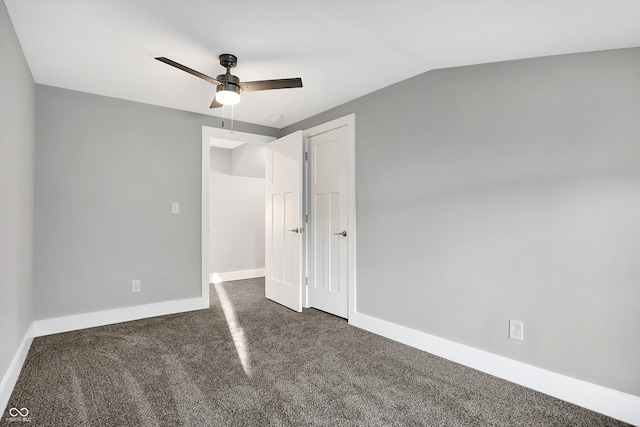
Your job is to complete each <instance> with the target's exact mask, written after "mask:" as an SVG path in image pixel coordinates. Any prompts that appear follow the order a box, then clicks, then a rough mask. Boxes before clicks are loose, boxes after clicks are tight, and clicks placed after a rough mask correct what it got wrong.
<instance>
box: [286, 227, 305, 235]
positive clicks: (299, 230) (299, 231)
mask: <svg viewBox="0 0 640 427" xmlns="http://www.w3.org/2000/svg"><path fill="white" fill-rule="evenodd" d="M289 231H291V232H292V233H296V234H298V233H302V232H303V231H304V229H302V228H298V227H296V228H292V229H291V230H289Z"/></svg>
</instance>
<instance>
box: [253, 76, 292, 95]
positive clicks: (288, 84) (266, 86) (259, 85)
mask: <svg viewBox="0 0 640 427" xmlns="http://www.w3.org/2000/svg"><path fill="white" fill-rule="evenodd" d="M294 87H302V79H301V78H300V77H297V78H294V79H277V80H260V81H257V82H241V83H240V88H241V89H242V91H243V92H253V91H256V90H270V89H288V88H294Z"/></svg>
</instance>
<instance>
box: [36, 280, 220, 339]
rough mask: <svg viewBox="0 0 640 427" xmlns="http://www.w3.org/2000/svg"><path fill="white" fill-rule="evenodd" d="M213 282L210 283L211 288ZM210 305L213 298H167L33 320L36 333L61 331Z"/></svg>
mask: <svg viewBox="0 0 640 427" xmlns="http://www.w3.org/2000/svg"><path fill="white" fill-rule="evenodd" d="M208 287H209V284H207V288H208ZM206 308H209V299H208V298H207V299H206V300H204V299H203V298H202V297H199V298H190V299H182V300H174V301H164V302H157V303H152V304H145V305H138V306H134V307H123V308H115V309H112V310H104V311H96V312H92V313H84V314H75V315H71V316H64V317H55V318H53V319H44V320H36V321H35V322H33V328H34V331H33V332H34V336H36V337H40V336H43V335H50V334H57V333H60V332H68V331H75V330H78V329H85V328H93V327H96V326H104V325H111V324H114V323H120V322H129V321H131V320H139V319H146V318H148V317H156V316H164V315H167V314H175V313H183V312H186V311H194V310H202V309H206Z"/></svg>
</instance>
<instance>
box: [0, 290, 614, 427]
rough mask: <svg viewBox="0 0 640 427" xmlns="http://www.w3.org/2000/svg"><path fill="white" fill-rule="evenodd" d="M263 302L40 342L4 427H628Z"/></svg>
mask: <svg viewBox="0 0 640 427" xmlns="http://www.w3.org/2000/svg"><path fill="white" fill-rule="evenodd" d="M220 289H222V291H220ZM220 292H222V294H220ZM263 295H264V280H263V279H252V280H243V281H236V282H228V283H225V284H223V285H217V287H216V286H212V289H211V301H212V305H211V308H210V309H209V310H201V311H197V312H191V313H183V314H177V315H170V316H162V317H156V318H152V319H145V320H139V321H135V322H127V323H120V324H117V325H111V326H103V327H99V328H92V329H85V330H82V331H75V332H68V333H63V334H56V335H50V336H46V337H40V338H36V339H35V340H34V341H33V344H32V346H31V349H30V351H29V354H28V356H27V360H26V362H25V366H24V368H23V370H22V373H21V374H20V378H19V379H18V383H17V385H16V387H15V389H14V391H13V394H12V396H11V399H10V401H9V405H8V406H7V411H5V413H4V414H3V415H2V420H1V421H0V425H1V426H9V425H10V426H13V427H16V426H18V425H27V424H25V423H21V422H17V421H14V422H12V421H10V417H9V414H8V410H9V408H12V407H16V408H23V407H26V408H28V409H29V411H30V413H29V417H30V419H31V421H30V423H29V424H28V425H31V426H172V427H173V426H290V425H294V426H300V425H313V426H413V425H416V426H417V425H426V426H614V425H624V424H623V423H620V422H618V421H616V420H613V419H611V418H607V417H605V416H602V415H599V414H597V413H594V412H591V411H588V410H586V409H583V408H580V407H577V406H574V405H571V404H569V403H566V402H563V401H560V400H557V399H554V398H552V397H549V396H546V395H544V394H541V393H538V392H535V391H532V390H529V389H526V388H524V387H520V386H517V385H515V384H512V383H509V382H507V381H504V380H500V379H497V378H494V377H491V376H489V375H486V374H483V373H481V372H478V371H475V370H473V369H469V368H466V367H463V366H461V365H458V364H455V363H452V362H449V361H447V360H444V359H441V358H438V357H435V356H432V355H430V354H428V353H424V352H421V351H419V350H416V349H413V348H410V347H407V346H404V345H402V344H398V343H395V342H392V341H390V340H387V339H385V338H382V337H379V336H376V335H373V334H370V333H368V332H365V331H362V330H359V329H356V328H354V327H350V326H349V325H347V323H346V321H344V320H343V319H340V318H336V317H334V316H331V315H328V314H326V313H322V312H320V311H317V310H312V309H310V310H305V311H304V313H302V314H299V313H295V312H293V311H290V310H288V309H286V308H284V307H282V306H279V305H278V304H275V303H273V302H270V301H268V300H266V299H265V298H264V296H263ZM221 301H222V302H225V301H228V302H229V306H231V307H229V306H227V307H226V310H224V309H223V307H222V305H224V304H222V305H221ZM238 349H240V350H238ZM242 349H244V350H245V351H244V352H243V351H242ZM240 355H242V357H241V356H240Z"/></svg>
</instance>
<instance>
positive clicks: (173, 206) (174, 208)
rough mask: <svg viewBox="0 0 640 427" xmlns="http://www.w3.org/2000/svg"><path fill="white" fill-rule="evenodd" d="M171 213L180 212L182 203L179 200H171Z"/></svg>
mask: <svg viewBox="0 0 640 427" xmlns="http://www.w3.org/2000/svg"><path fill="white" fill-rule="evenodd" d="M171 213H172V214H174V215H177V214H179V213H180V203H179V202H171Z"/></svg>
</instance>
